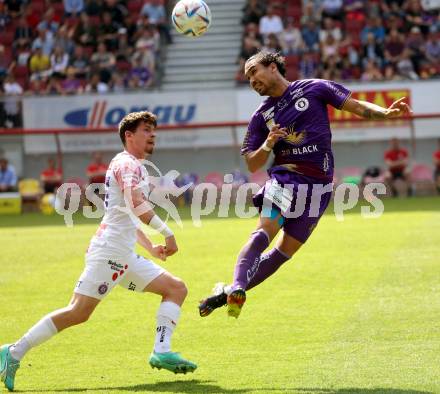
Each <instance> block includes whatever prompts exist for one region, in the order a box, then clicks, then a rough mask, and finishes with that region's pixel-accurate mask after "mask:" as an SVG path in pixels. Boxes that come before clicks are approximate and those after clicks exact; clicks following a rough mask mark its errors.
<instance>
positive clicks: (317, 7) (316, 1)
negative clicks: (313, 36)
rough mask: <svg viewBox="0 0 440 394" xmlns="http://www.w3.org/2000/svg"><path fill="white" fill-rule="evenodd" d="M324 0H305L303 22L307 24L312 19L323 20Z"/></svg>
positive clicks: (303, 2)
mask: <svg viewBox="0 0 440 394" xmlns="http://www.w3.org/2000/svg"><path fill="white" fill-rule="evenodd" d="M322 2H323V0H303V1H302V6H303V9H302V16H301V24H302V25H305V24H306V23H307V22H308V21H310V20H318V21H319V20H321V18H322Z"/></svg>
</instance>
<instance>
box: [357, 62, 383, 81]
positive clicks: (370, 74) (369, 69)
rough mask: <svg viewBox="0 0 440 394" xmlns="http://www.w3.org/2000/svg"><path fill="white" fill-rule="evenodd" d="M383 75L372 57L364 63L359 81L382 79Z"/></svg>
mask: <svg viewBox="0 0 440 394" xmlns="http://www.w3.org/2000/svg"><path fill="white" fill-rule="evenodd" d="M382 80H383V75H382V73H381V71H380V69H379V67H378V66H377V64H376V62H375V61H374V59H370V60H368V61H367V63H366V64H365V69H364V72H363V73H362V75H361V81H364V82H372V81H382Z"/></svg>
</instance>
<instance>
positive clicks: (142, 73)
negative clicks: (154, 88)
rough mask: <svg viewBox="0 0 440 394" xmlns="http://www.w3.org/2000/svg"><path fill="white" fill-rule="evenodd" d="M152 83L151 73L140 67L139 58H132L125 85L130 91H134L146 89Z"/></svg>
mask: <svg viewBox="0 0 440 394" xmlns="http://www.w3.org/2000/svg"><path fill="white" fill-rule="evenodd" d="M151 83H152V78H151V72H150V70H148V68H147V67H145V66H143V65H142V57H141V56H133V58H132V68H131V70H130V72H129V73H128V76H127V85H128V87H129V88H130V89H133V90H136V89H139V88H146V87H148V86H150V85H151Z"/></svg>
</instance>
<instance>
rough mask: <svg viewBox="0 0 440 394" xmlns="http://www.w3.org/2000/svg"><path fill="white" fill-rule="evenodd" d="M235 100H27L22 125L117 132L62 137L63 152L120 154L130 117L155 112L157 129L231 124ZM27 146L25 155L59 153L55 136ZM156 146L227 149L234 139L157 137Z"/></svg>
mask: <svg viewBox="0 0 440 394" xmlns="http://www.w3.org/2000/svg"><path fill="white" fill-rule="evenodd" d="M235 95H236V92H235V91H220V92H215V94H214V92H194V93H183V92H175V93H151V92H149V93H140V94H139V93H137V94H125V95H120V94H118V95H84V96H69V97H64V96H63V97H32V98H31V97H29V98H25V99H23V114H24V115H23V116H24V119H23V120H24V127H25V128H29V129H56V128H63V129H65V128H75V127H90V128H96V127H114V129H115V132H114V134H111V133H90V134H61V135H60V144H61V149H62V151H63V152H87V151H93V150H102V151H114V150H119V149H121V142H120V140H119V137H118V134H117V126H118V123H119V122H120V120H121V119H122V118H123V117H124V116H125V115H126V114H128V113H130V112H134V111H141V110H149V111H152V112H154V113H155V114H156V115H157V118H158V124H159V125H179V124H182V125H186V124H191V123H210V122H228V121H231V120H233V119H235V117H236V109H235ZM24 140H25V151H26V152H27V153H53V152H56V144H55V138H54V137H53V136H51V135H28V136H26V137H25V139H24ZM157 142H158V143H157V148H158V149H162V148H163V149H166V148H169V149H174V148H188V147H203V146H228V145H232V135H231V130H230V129H227V130H225V129H222V130H220V129H214V130H213V129H185V130H180V131H179V130H176V131H163V132H158V141H157Z"/></svg>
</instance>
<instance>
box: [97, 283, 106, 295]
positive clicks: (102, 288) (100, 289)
mask: <svg viewBox="0 0 440 394" xmlns="http://www.w3.org/2000/svg"><path fill="white" fill-rule="evenodd" d="M107 290H108V283H103V284H101V285H99V287H98V293H99V294H101V295H103V294H105V293H107Z"/></svg>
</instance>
